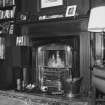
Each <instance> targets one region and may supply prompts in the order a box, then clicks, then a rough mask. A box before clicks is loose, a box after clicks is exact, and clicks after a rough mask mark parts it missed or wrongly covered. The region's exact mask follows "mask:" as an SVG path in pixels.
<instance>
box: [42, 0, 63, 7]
mask: <svg viewBox="0 0 105 105" xmlns="http://www.w3.org/2000/svg"><path fill="white" fill-rule="evenodd" d="M40 4H41V8H47V7H54V6H59V5H63V0H40Z"/></svg>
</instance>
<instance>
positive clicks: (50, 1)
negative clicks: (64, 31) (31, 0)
mask: <svg viewBox="0 0 105 105" xmlns="http://www.w3.org/2000/svg"><path fill="white" fill-rule="evenodd" d="M37 2H38V7H37V10H38V13H39V15H49V14H50V15H53V14H59V13H63V12H64V11H65V9H66V5H67V0H37Z"/></svg>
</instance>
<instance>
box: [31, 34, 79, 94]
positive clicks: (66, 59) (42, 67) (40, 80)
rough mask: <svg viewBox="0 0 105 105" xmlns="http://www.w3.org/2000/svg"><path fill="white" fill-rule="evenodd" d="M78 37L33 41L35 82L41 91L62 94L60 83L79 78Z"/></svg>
mask: <svg viewBox="0 0 105 105" xmlns="http://www.w3.org/2000/svg"><path fill="white" fill-rule="evenodd" d="M79 47H80V46H79V36H71V37H69V38H65V37H60V38H57V37H56V38H47V39H39V40H38V41H37V40H36V41H34V47H33V55H34V56H33V62H34V63H33V65H34V67H35V68H36V73H35V81H36V84H37V85H38V87H39V88H40V89H41V91H44V92H45V91H48V92H52V93H53V94H55V93H56V94H62V92H63V91H64V90H63V88H62V87H63V86H62V81H63V80H65V79H66V78H67V77H72V78H76V77H80V69H79V59H80V58H79Z"/></svg>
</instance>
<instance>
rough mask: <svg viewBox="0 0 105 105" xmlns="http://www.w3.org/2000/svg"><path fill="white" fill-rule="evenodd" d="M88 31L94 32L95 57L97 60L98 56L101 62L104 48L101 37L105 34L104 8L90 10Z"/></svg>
mask: <svg viewBox="0 0 105 105" xmlns="http://www.w3.org/2000/svg"><path fill="white" fill-rule="evenodd" d="M88 31H90V32H96V36H95V38H96V41H95V42H96V44H95V45H96V46H95V51H96V52H95V57H96V58H97V57H98V58H99V56H100V58H101V59H100V60H99V61H102V59H103V48H104V46H103V35H104V32H105V6H98V7H95V8H92V9H91V12H90V18H89V23H88ZM100 33H101V34H100Z"/></svg>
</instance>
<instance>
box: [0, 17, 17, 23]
mask: <svg viewBox="0 0 105 105" xmlns="http://www.w3.org/2000/svg"><path fill="white" fill-rule="evenodd" d="M8 21H15V18H5V19H0V23H3V22H8Z"/></svg>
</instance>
